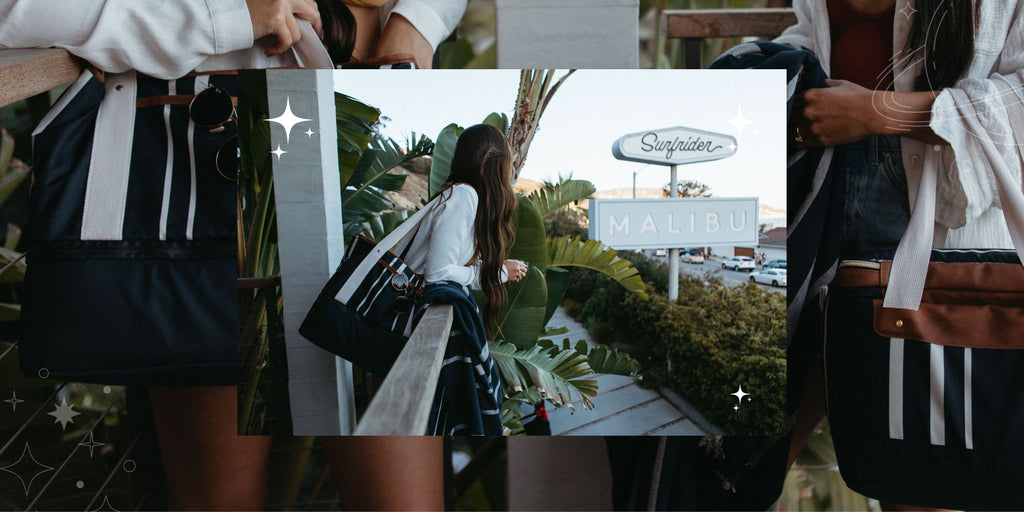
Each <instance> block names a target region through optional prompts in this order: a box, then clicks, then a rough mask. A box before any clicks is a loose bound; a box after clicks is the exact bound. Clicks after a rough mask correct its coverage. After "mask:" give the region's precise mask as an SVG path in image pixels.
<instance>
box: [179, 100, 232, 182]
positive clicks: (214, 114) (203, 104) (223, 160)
mask: <svg viewBox="0 0 1024 512" xmlns="http://www.w3.org/2000/svg"><path fill="white" fill-rule="evenodd" d="M188 117H189V119H191V120H192V122H193V123H195V125H196V126H199V127H202V128H209V129H210V133H220V132H222V131H224V129H225V128H224V125H226V124H228V123H230V122H232V121H235V122H237V121H238V118H237V116H235V103H234V100H233V99H232V98H231V94H229V93H228V92H227V91H225V90H224V89H221V88H220V87H217V86H216V85H211V86H209V87H207V88H206V89H203V90H202V91H200V92H199V94H196V96H195V97H194V98H192V101H191V102H189V104H188ZM238 158H239V151H238V135H232V136H230V137H228V138H227V139H226V140H225V141H224V142H223V143H221V145H220V147H219V148H217V154H216V156H215V157H214V165H215V167H216V168H217V173H218V174H220V176H221V177H222V178H224V179H226V180H228V181H238Z"/></svg>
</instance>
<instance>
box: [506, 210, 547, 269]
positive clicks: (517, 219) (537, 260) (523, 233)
mask: <svg viewBox="0 0 1024 512" xmlns="http://www.w3.org/2000/svg"><path fill="white" fill-rule="evenodd" d="M518 199H519V200H518V202H517V203H516V209H515V211H514V212H513V213H512V229H513V232H514V233H515V234H516V239H515V242H514V243H513V244H512V248H511V249H510V250H509V253H508V258H510V259H515V260H522V261H525V262H527V263H529V264H530V267H533V268H539V269H540V270H541V272H543V271H544V270H546V269H547V268H548V247H547V236H546V235H545V233H544V219H543V216H542V215H541V212H540V210H539V209H537V206H536V205H535V204H534V203H533V201H531V200H530V198H528V197H525V196H519V198H518Z"/></svg>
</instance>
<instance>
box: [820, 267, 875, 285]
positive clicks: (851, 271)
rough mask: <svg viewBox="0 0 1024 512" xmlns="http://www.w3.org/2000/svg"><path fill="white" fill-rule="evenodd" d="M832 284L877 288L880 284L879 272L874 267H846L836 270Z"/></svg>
mask: <svg viewBox="0 0 1024 512" xmlns="http://www.w3.org/2000/svg"><path fill="white" fill-rule="evenodd" d="M832 286H838V287H841V288H878V287H880V286H882V281H881V279H879V272H878V270H876V269H870V268H858V267H848V268H841V269H839V271H838V272H836V277H835V279H833V280H832Z"/></svg>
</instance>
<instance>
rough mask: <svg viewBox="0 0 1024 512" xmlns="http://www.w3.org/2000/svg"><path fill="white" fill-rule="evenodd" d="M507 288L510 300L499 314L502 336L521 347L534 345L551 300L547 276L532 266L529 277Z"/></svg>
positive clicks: (510, 284) (527, 275) (506, 301)
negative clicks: (549, 298)
mask: <svg viewBox="0 0 1024 512" xmlns="http://www.w3.org/2000/svg"><path fill="white" fill-rule="evenodd" d="M506 287H507V288H508V298H507V299H506V300H505V304H503V305H502V308H501V311H500V312H499V313H498V329H499V333H500V336H501V337H502V338H503V339H504V340H505V341H508V342H511V343H513V344H515V345H516V346H518V347H529V346H532V345H534V344H535V343H537V338H538V337H539V336H540V331H541V329H543V328H544V313H545V311H546V307H547V299H548V287H547V285H546V284H545V282H544V274H541V272H540V270H539V269H537V268H536V267H530V269H529V271H528V272H527V273H526V277H524V278H523V279H522V280H520V281H519V282H518V283H508V284H506Z"/></svg>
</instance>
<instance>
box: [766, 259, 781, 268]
mask: <svg viewBox="0 0 1024 512" xmlns="http://www.w3.org/2000/svg"><path fill="white" fill-rule="evenodd" d="M764 268H786V260H785V259H779V260H771V261H769V262H768V263H765V264H764Z"/></svg>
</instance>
